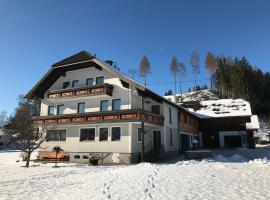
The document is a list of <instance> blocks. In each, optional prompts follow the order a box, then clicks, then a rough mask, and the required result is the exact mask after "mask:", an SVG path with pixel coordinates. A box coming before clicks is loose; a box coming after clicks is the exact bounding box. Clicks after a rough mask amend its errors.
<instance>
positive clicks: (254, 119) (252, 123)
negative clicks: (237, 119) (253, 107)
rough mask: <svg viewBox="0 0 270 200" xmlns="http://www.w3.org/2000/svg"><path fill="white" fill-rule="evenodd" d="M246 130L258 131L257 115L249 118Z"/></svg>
mask: <svg viewBox="0 0 270 200" xmlns="http://www.w3.org/2000/svg"><path fill="white" fill-rule="evenodd" d="M246 128H247V129H249V130H258V129H259V128H260V125H259V119H258V116H257V115H252V116H251V121H250V122H249V123H246Z"/></svg>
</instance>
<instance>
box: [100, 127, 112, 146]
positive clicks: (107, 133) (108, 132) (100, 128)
mask: <svg viewBox="0 0 270 200" xmlns="http://www.w3.org/2000/svg"><path fill="white" fill-rule="evenodd" d="M100 129H107V140H100ZM109 130H110V129H109V127H107V126H103V127H99V129H98V141H99V142H108V141H109V136H110V135H109Z"/></svg>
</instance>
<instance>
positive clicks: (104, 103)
mask: <svg viewBox="0 0 270 200" xmlns="http://www.w3.org/2000/svg"><path fill="white" fill-rule="evenodd" d="M108 108H109V101H108V100H102V101H101V102H100V111H108Z"/></svg>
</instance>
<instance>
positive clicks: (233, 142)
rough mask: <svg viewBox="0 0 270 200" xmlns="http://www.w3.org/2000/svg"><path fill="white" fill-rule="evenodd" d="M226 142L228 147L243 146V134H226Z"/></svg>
mask: <svg viewBox="0 0 270 200" xmlns="http://www.w3.org/2000/svg"><path fill="white" fill-rule="evenodd" d="M224 144H225V147H228V148H238V147H242V145H241V136H240V135H232V136H224Z"/></svg>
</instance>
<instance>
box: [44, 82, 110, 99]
mask: <svg viewBox="0 0 270 200" xmlns="http://www.w3.org/2000/svg"><path fill="white" fill-rule="evenodd" d="M112 92H113V85H110V84H108V83H105V84H103V85H93V86H89V87H81V88H68V89H61V90H53V91H49V92H48V99H58V98H65V97H81V96H91V95H100V94H105V95H109V96H112Z"/></svg>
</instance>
